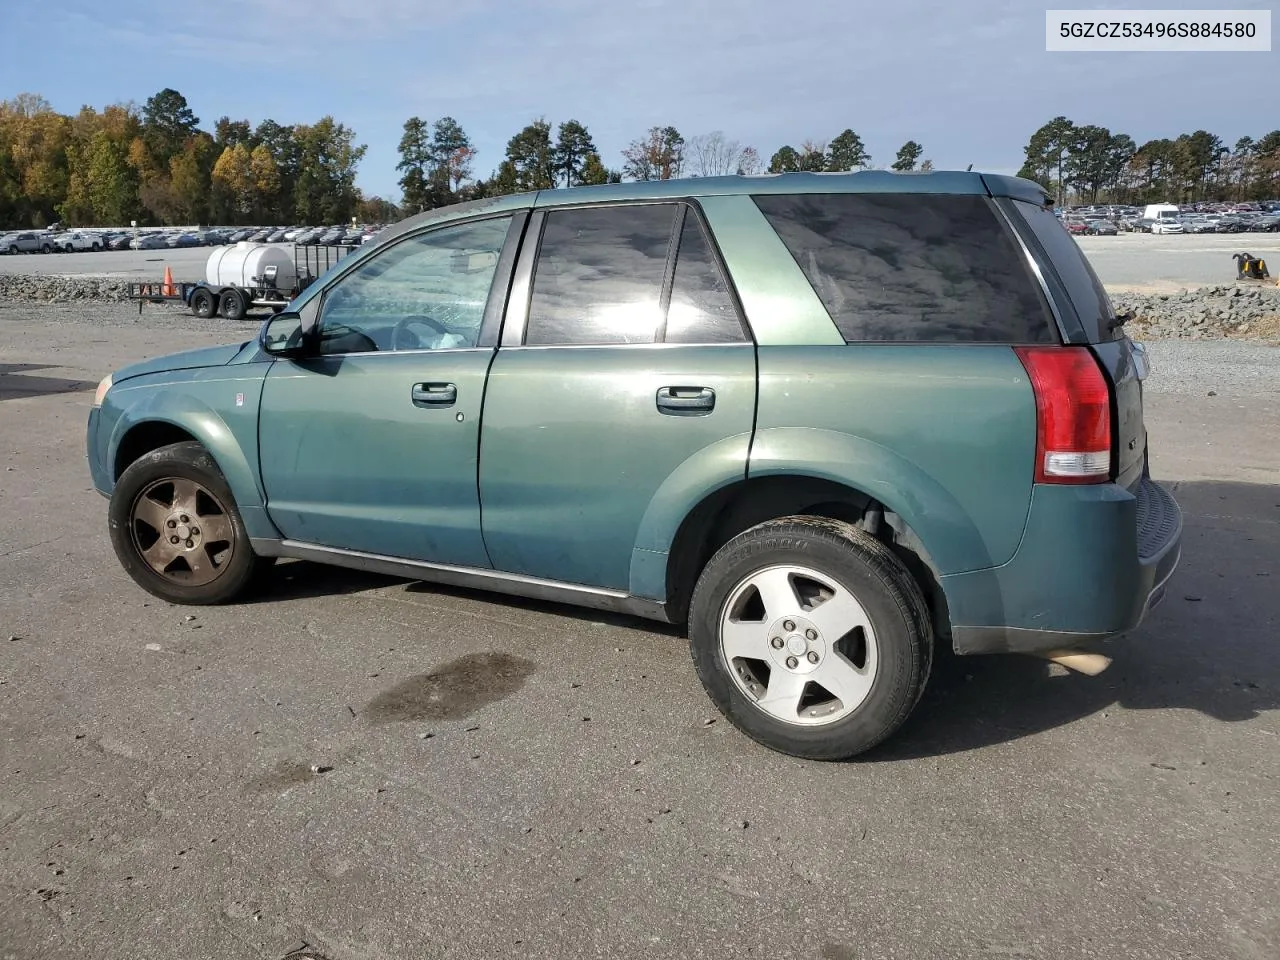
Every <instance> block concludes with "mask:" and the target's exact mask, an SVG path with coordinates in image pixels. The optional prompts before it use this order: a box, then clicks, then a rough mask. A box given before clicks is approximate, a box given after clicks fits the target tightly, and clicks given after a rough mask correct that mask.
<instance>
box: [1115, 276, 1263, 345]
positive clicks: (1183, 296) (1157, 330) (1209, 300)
mask: <svg viewBox="0 0 1280 960" xmlns="http://www.w3.org/2000/svg"><path fill="white" fill-rule="evenodd" d="M1111 300H1112V302H1113V303H1114V304H1115V308H1116V311H1117V312H1118V313H1122V314H1123V313H1127V312H1129V311H1132V312H1133V315H1134V317H1133V319H1132V320H1131V321H1129V325H1128V326H1129V333H1130V335H1132V336H1142V337H1146V338H1150V339H1153V340H1160V339H1174V340H1216V339H1221V338H1224V337H1230V338H1233V339H1245V340H1280V287H1277V286H1274V285H1272V282H1271V281H1266V285H1265V286H1264V285H1263V284H1262V283H1240V284H1230V285H1227V286H1217V287H1200V288H1199V289H1197V290H1183V291H1181V292H1179V293H1162V294H1139V293H1130V292H1127V291H1125V292H1113V293H1112V294H1111Z"/></svg>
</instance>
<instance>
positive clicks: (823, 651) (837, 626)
mask: <svg viewBox="0 0 1280 960" xmlns="http://www.w3.org/2000/svg"><path fill="white" fill-rule="evenodd" d="M720 651H721V654H722V655H723V657H724V661H725V665H726V667H727V668H728V670H729V675H730V676H731V677H732V678H733V682H734V684H735V685H736V686H737V687H738V689H739V690H740V691H741V692H742V693H743V695H744V696H746V698H747V699H748V701H750V702H751V703H752V705H754V706H755V707H756V709H758V710H761V711H763V712H764V713H766V714H767V715H768V716H770V717H772V718H773V719H775V720H780V721H782V722H784V723H791V724H797V725H800V726H821V725H823V724H829V723H835V722H837V721H839V720H842V719H843V718H845V717H847V716H848V715H849V714H850V713H852V712H853V711H855V710H857V709H858V707H859V706H861V705H862V703H863V702H864V701H865V700H866V699H867V695H868V694H870V692H871V686H872V684H873V683H874V682H875V677H876V671H877V666H878V662H879V657H878V651H877V644H876V636H875V630H874V628H873V627H872V625H871V618H870V617H869V616H868V615H867V611H866V609H865V608H864V607H863V606H862V604H861V603H859V602H858V599H857V598H856V597H855V596H854V595H853V594H852V593H851V592H850V591H849V589H848V588H847V587H845V586H843V585H841V584H840V583H838V582H837V581H836V580H834V579H832V578H831V577H829V576H827V575H825V574H822V573H819V572H818V571H817V570H813V569H811V568H809V567H802V566H794V565H782V566H772V567H767V568H765V569H763V570H757V571H756V572H754V573H752V574H751V575H750V576H748V577H746V578H745V579H744V580H742V582H741V583H739V584H738V585H737V586H736V587H735V588H734V589H733V591H732V592H731V593H730V594H729V598H728V599H727V600H726V601H725V604H724V607H723V608H722V611H721V614H720Z"/></svg>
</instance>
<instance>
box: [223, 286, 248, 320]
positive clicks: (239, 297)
mask: <svg viewBox="0 0 1280 960" xmlns="http://www.w3.org/2000/svg"><path fill="white" fill-rule="evenodd" d="M247 306H248V304H246V303H245V299H244V294H243V293H241V292H240V291H239V290H227V291H226V292H224V293H223V294H222V315H223V316H224V317H226V318H227V319H228V320H243V319H244V315H245V310H246V307H247Z"/></svg>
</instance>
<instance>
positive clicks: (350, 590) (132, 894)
mask: <svg viewBox="0 0 1280 960" xmlns="http://www.w3.org/2000/svg"><path fill="white" fill-rule="evenodd" d="M1175 239H1177V238H1169V240H1170V242H1172V241H1173V240H1175ZM1187 239H1188V240H1191V238H1187ZM1192 242H1195V241H1194V240H1192ZM78 256H84V257H85V258H86V259H88V257H89V256H90V255H87V254H86V255H78ZM33 259H34V260H35V261H36V262H38V261H39V258H33ZM72 259H74V257H72V258H66V260H67V261H70V260H72ZM1277 259H1278V261H1280V258H1277ZM58 261H59V262H65V261H63V258H58ZM176 316H178V315H177V314H174V313H171V312H166V311H163V310H156V311H148V312H146V313H145V314H144V315H143V316H142V317H140V318H139V317H138V315H137V312H136V309H131V308H129V307H128V306H123V307H120V308H118V309H115V308H102V307H92V308H90V307H78V306H60V307H41V308H36V309H35V310H34V311H33V309H32V308H29V307H28V308H21V309H19V308H9V307H3V306H0V437H3V439H4V442H3V443H2V444H0V958H3V960H19V958H20V960H35V958H40V960H61V958H73V957H74V958H93V960H116V958H120V960H124V958H130V960H132V958H138V957H146V958H169V957H193V958H196V957H199V958H219V960H221V958H232V957H234V958H278V957H282V956H284V955H285V954H286V952H287V951H289V950H290V949H293V948H295V947H298V946H300V945H302V944H304V943H305V944H309V945H311V946H312V947H313V948H315V949H316V950H317V951H318V952H319V953H320V954H321V955H323V956H324V957H327V958H329V960H373V958H397V960H399V958H403V957H413V958H419V957H426V958H435V957H448V958H455V957H456V958H464V957H465V958H472V957H484V958H493V957H521V958H543V957H546V958H555V960H568V958H578V957H584V958H585V957H633V956H634V957H663V958H666V957H671V958H676V957H679V958H688V957H707V958H716V960H723V958H736V957H761V958H789V957H797V958H814V960H855V958H856V960H878V958H903V960H907V958H910V960H917V958H971V957H972V958H977V957H982V958H990V957H1001V958H1028V960H1030V958H1035V960H1041V958H1053V960H1057V958H1085V957H1087V958H1090V960H1094V958H1120V957H1123V958H1150V960H1173V958H1188V960H1190V958H1196V960H1203V958H1209V957H1212V958H1224V960H1270V958H1275V957H1277V956H1280V836H1278V832H1277V829H1276V824H1277V823H1278V822H1280V799H1278V797H1280V790H1278V787H1280V781H1278V776H1280V712H1278V711H1280V655H1278V654H1277V638H1280V589H1277V587H1278V586H1280V584H1278V583H1277V578H1278V577H1280V564H1277V558H1278V557H1280V472H1278V471H1280V444H1277V443H1276V442H1275V438H1276V437H1277V436H1280V392H1278V391H1277V384H1278V383H1280V348H1277V347H1268V346H1261V345H1250V344H1241V343H1177V344H1161V343H1155V344H1152V346H1151V352H1152V356H1153V360H1154V372H1153V374H1152V379H1151V380H1150V381H1149V389H1148V394H1147V397H1148V399H1147V403H1148V406H1147V422H1148V426H1149V430H1150V435H1151V446H1152V451H1153V453H1152V457H1153V460H1152V466H1153V470H1154V472H1155V473H1156V474H1157V475H1158V476H1159V477H1160V478H1161V479H1163V480H1164V481H1166V482H1168V483H1169V484H1171V486H1172V487H1173V490H1174V493H1175V496H1176V497H1177V499H1178V500H1179V502H1180V504H1181V506H1182V508H1183V510H1184V513H1185V523H1186V533H1185V553H1184V559H1183V563H1182V566H1181V568H1180V569H1179V571H1178V572H1177V574H1176V575H1175V578H1174V580H1173V582H1172V584H1171V587H1170V592H1169V596H1168V599H1167V600H1166V601H1165V602H1164V603H1163V604H1162V605H1160V606H1159V607H1157V608H1156V610H1155V611H1153V613H1152V614H1151V615H1150V617H1149V618H1148V620H1147V621H1146V622H1145V623H1144V624H1143V625H1142V626H1141V627H1140V628H1139V629H1138V630H1137V631H1135V632H1134V633H1133V634H1132V635H1130V636H1127V637H1124V638H1121V639H1118V640H1116V641H1113V642H1111V643H1109V644H1107V645H1106V646H1105V651H1106V652H1107V653H1108V654H1109V655H1111V656H1112V657H1114V664H1113V666H1112V667H1111V669H1109V670H1108V671H1106V672H1105V673H1103V674H1102V675H1101V676H1098V677H1095V678H1089V677H1084V676H1079V675H1074V674H1070V675H1067V674H1064V673H1063V672H1062V671H1061V670H1060V669H1058V668H1051V667H1050V666H1049V665H1048V664H1046V663H1044V662H1042V661H1039V660H1036V659H1032V658H1019V657H991V658H978V659H959V658H955V657H952V656H946V655H944V656H943V657H942V658H941V661H940V663H939V664H938V666H937V667H936V669H935V672H934V675H933V677H932V679H931V681H930V684H929V687H928V689H927V691H926V693H925V696H924V698H923V700H922V702H921V704H920V706H919V707H918V708H917V711H916V713H915V715H914V716H913V718H912V719H911V720H910V721H909V722H908V724H907V725H906V726H905V727H904V728H903V729H902V730H901V731H900V732H899V734H898V735H897V736H896V737H894V738H893V739H892V740H891V741H890V742H889V743H888V744H886V745H885V746H883V747H882V748H880V749H878V750H877V751H875V752H874V753H872V754H869V755H867V756H865V757H864V758H862V759H860V760H858V761H855V762H851V763H845V764H819V763H806V762H803V761H799V760H793V759H789V758H786V757H782V756H780V755H778V754H775V753H772V752H770V751H768V750H765V749H764V748H762V747H759V746H757V745H755V744H753V743H751V742H750V741H748V740H747V739H746V738H745V737H743V736H742V735H740V734H738V733H737V732H736V731H735V730H734V729H733V728H732V727H731V726H730V725H729V724H728V723H727V722H726V721H724V720H723V719H720V718H719V717H718V715H717V714H716V713H715V711H714V710H713V708H712V707H711V705H710V703H709V701H708V700H707V699H706V697H705V695H704V693H703V692H702V690H701V688H700V687H699V685H698V682H697V679H696V677H695V675H694V672H693V668H692V665H691V663H690V660H689V656H688V653H687V648H686V643H685V642H684V641H683V640H682V639H681V637H680V636H679V635H678V634H676V633H675V632H672V631H665V630H655V629H654V628H653V625H652V624H647V623H643V622H640V621H633V620H627V619H624V618H614V617H602V616H600V615H598V614H595V613H591V612H584V611H580V610H575V609H570V608H566V607H559V606H553V605H549V604H537V603H529V602H519V601H513V600H506V599H500V598H496V597H490V596H486V595H483V594H479V593H473V592H469V591H461V590H451V589H443V588H438V587H433V586H428V585H424V584H421V583H414V582H410V581H405V580H397V579H392V578H386V577H378V576H370V575H361V574H358V573H351V572H346V571H339V570H334V569H327V568H323V567H319V566H315V565H311V564H306V563H287V564H284V563H282V564H280V565H279V566H278V567H277V568H276V569H275V570H274V571H273V573H272V575H271V576H270V577H269V578H268V582H267V583H266V584H265V585H264V588H263V590H262V591H261V593H260V594H259V595H258V596H257V598H256V599H255V600H254V602H247V603H243V604H239V605H235V606H228V607H220V608H212V609H192V608H181V607H175V606H170V605H168V604H166V603H163V602H161V601H158V600H155V599H154V598H151V597H149V596H148V595H146V594H144V593H143V592H142V591H140V590H139V589H138V588H137V587H135V586H134V585H133V583H132V582H131V581H130V580H128V579H127V577H126V576H125V574H124V573H123V572H122V570H121V569H120V566H119V564H118V563H117V562H116V560H115V558H114V556H113V555H112V552H111V548H110V545H109V542H108V538H107V532H106V521H105V511H106V501H105V500H103V499H102V498H101V497H99V496H98V495H97V494H96V493H95V492H93V491H92V489H91V487H90V483H89V478H88V475H87V472H86V468H85V460H84V423H85V416H86V412H87V406H88V403H89V399H90V396H91V393H90V391H91V390H92V388H93V386H94V384H95V383H96V382H97V380H98V379H99V378H100V377H101V376H102V375H103V374H104V373H107V372H108V371H110V370H111V369H113V368H114V367H116V366H118V365H120V364H122V363H125V362H128V361H130V360H133V359H136V358H139V357H143V356H151V355H155V354H158V353H165V352H169V351H172V350H177V349H182V348H184V347H188V346H197V345H202V344H206V343H213V342H222V341H225V340H228V339H234V338H238V337H241V336H244V335H245V334H244V329H245V328H244V327H243V325H242V326H240V327H231V326H230V325H229V324H227V323H225V322H220V321H216V320H212V321H197V320H195V319H194V318H192V317H189V316H185V315H184V316H183V317H182V322H181V323H175V322H174V319H175V317H176Z"/></svg>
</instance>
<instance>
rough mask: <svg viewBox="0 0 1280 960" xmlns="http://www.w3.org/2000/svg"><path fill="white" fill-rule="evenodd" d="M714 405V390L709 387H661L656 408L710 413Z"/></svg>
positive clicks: (692, 412) (668, 410)
mask: <svg viewBox="0 0 1280 960" xmlns="http://www.w3.org/2000/svg"><path fill="white" fill-rule="evenodd" d="M715 405H716V392H715V391H714V390H712V389H711V388H710V387H663V388H661V389H660V390H659V391H658V410H659V411H660V412H662V413H671V414H677V415H678V414H686V415H687V414H699V413H710V412H711V411H712V410H713V409H715Z"/></svg>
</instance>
